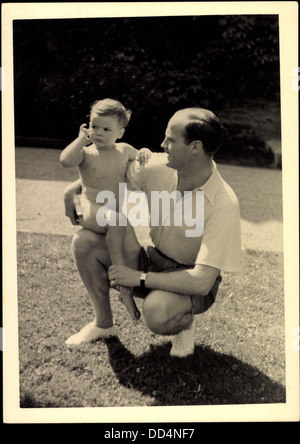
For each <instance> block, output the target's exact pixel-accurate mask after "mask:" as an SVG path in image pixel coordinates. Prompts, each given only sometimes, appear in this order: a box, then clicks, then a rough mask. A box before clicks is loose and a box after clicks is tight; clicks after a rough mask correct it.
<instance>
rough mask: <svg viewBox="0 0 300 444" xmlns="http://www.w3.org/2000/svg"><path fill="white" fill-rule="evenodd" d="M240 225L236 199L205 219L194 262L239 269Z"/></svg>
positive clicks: (228, 269) (228, 270) (222, 268)
mask: <svg viewBox="0 0 300 444" xmlns="http://www.w3.org/2000/svg"><path fill="white" fill-rule="evenodd" d="M240 261H241V226H240V209H239V204H238V201H236V202H234V203H232V204H231V205H230V206H228V205H224V206H223V207H221V208H219V209H218V211H216V212H214V213H213V214H211V216H210V218H209V219H208V220H207V221H206V224H205V226H204V231H203V235H202V240H201V246H200V249H199V252H198V254H197V257H196V261H195V264H202V265H207V266H210V267H214V268H217V269H218V270H221V271H225V272H238V271H240Z"/></svg>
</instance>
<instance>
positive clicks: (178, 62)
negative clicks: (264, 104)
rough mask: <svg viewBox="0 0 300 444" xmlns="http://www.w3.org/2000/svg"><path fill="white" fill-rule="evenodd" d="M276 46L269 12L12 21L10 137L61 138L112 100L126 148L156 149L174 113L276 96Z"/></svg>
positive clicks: (73, 133) (274, 25) (71, 134)
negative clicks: (122, 114) (121, 113)
mask: <svg viewBox="0 0 300 444" xmlns="http://www.w3.org/2000/svg"><path fill="white" fill-rule="evenodd" d="M278 46H279V45H278V17H277V16H273V15H269V16H264V15H257V16H256V15H255V16H254V15H251V16H195V17H152V18H151V17H144V18H143V17H138V18H113V19H109V18H105V19H100V18H99V19H60V20H59V19H55V20H54V19H51V20H50V19H49V20H17V21H15V22H14V67H15V125H16V126H15V128H16V135H17V136H22V137H40V138H48V139H49V138H50V139H64V140H71V139H73V138H74V137H75V136H76V134H77V132H78V128H79V125H80V124H81V123H83V122H87V121H88V117H87V116H88V114H89V107H90V104H91V103H92V102H93V101H95V100H97V99H100V98H104V97H113V98H117V99H118V100H120V101H121V102H123V104H124V105H125V106H126V107H128V108H130V109H131V110H132V111H133V116H132V120H131V123H130V125H129V127H128V128H127V130H126V141H128V142H129V143H132V144H134V145H136V146H137V147H139V146H144V145H146V144H147V146H149V147H150V148H152V149H153V150H159V146H160V142H161V140H162V138H163V134H164V130H165V124H166V122H167V120H168V119H169V117H170V115H171V114H172V113H173V112H174V111H175V110H177V109H179V108H182V107H186V106H194V105H198V106H202V107H207V108H210V109H212V110H214V111H218V110H219V109H222V106H223V105H224V104H225V103H231V102H234V101H239V100H241V97H242V98H243V99H244V98H248V99H249V98H251V99H253V98H255V97H260V98H262V97H264V98H266V99H269V98H272V99H274V97H275V98H277V99H278V97H279V48H278ZM124 140H125V139H124ZM58 148H60V147H59V146H58ZM61 148H62V147H61Z"/></svg>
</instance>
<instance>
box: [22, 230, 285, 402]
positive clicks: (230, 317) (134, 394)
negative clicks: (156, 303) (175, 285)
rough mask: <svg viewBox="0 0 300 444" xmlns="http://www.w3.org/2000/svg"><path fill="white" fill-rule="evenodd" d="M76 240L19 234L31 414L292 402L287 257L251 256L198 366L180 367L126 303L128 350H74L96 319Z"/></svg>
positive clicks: (231, 281) (211, 319) (202, 327)
mask: <svg viewBox="0 0 300 444" xmlns="http://www.w3.org/2000/svg"><path fill="white" fill-rule="evenodd" d="M70 240H71V238H70V237H69V236H58V235H51V234H48V235H45V234H34V233H19V234H18V245H19V248H18V300H19V363H20V395H21V400H20V406H21V407H86V406H90V407H96V406H97V407H99V406H105V407H108V406H154V405H155V406H158V405H159V406H170V405H206V404H209V405H213V404H251V403H282V402H285V389H284V386H285V379H284V375H285V356H284V315H283V313H284V298H283V277H282V273H280V272H278V270H282V267H283V264H282V260H283V257H282V253H274V252H273V253H268V252H257V251H253V250H249V251H244V252H243V275H242V276H240V275H229V274H228V275H227V274H226V275H225V276H224V279H223V283H222V285H221V288H220V291H219V296H218V301H217V303H216V304H215V305H214V306H213V307H212V309H211V310H209V311H208V312H207V313H206V314H204V315H202V316H200V317H199V324H198V328H197V335H196V344H197V346H196V351H195V354H194V356H192V357H189V358H185V359H183V360H180V359H174V358H173V359H171V358H170V357H169V355H168V352H169V349H170V346H171V344H170V338H169V337H161V336H158V335H154V334H152V333H151V332H150V331H149V330H148V329H147V328H146V327H145V325H144V323H143V320H141V321H139V322H138V323H134V322H133V321H132V320H131V319H130V318H129V315H128V314H127V312H126V311H125V309H124V308H123V306H122V305H121V304H120V303H119V302H118V300H117V297H116V294H112V307H113V312H114V318H115V323H116V325H117V328H119V332H120V340H110V341H102V340H99V341H97V342H95V343H92V344H90V345H85V346H82V347H79V348H67V347H66V346H65V344H64V341H65V339H66V338H67V337H68V336H69V335H71V334H73V333H74V332H76V331H78V330H79V329H80V328H81V327H82V326H83V325H85V323H87V322H89V321H90V320H91V319H92V317H93V310H92V307H91V304H90V301H89V299H88V296H87V294H86V292H85V289H84V287H83V285H82V283H81V281H80V279H79V276H78V274H77V272H76V268H75V265H74V263H73V261H72V259H71V258H70ZM137 303H138V304H139V305H140V303H141V301H139V300H137ZM140 308H141V307H140Z"/></svg>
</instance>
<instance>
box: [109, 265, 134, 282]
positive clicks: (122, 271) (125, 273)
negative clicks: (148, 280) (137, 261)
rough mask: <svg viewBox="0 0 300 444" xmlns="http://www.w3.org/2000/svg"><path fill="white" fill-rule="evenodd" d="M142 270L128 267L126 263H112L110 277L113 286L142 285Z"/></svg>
mask: <svg viewBox="0 0 300 444" xmlns="http://www.w3.org/2000/svg"><path fill="white" fill-rule="evenodd" d="M140 276H141V271H138V270H134V269H133V268H129V267H126V266H125V265H112V266H111V267H109V269H108V279H109V280H110V284H111V286H112V287H116V286H117V285H124V286H125V287H138V286H139V285H140Z"/></svg>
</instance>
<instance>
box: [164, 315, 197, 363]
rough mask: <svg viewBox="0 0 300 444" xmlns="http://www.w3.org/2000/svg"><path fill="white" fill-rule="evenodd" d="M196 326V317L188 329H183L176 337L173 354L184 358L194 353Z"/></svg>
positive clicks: (171, 352)
mask: <svg viewBox="0 0 300 444" xmlns="http://www.w3.org/2000/svg"><path fill="white" fill-rule="evenodd" d="M196 326H197V321H196V319H195V318H194V319H193V322H192V324H191V326H190V327H189V329H188V330H182V331H181V332H180V333H178V335H176V336H175V337H174V339H173V341H172V348H171V351H170V355H171V356H177V357H179V358H184V357H185V356H189V355H192V354H193V353H194V348H195V332H196Z"/></svg>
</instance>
